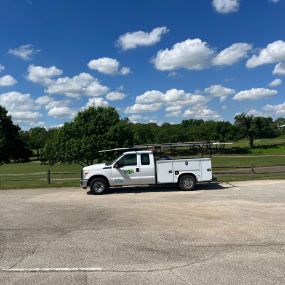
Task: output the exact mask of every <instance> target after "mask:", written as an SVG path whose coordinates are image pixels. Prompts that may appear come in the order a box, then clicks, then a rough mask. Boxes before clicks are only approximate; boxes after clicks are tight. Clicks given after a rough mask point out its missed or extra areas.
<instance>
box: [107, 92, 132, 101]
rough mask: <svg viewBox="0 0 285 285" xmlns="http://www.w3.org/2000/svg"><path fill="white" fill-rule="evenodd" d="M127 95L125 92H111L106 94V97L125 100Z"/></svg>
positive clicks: (111, 99) (110, 99)
mask: <svg viewBox="0 0 285 285" xmlns="http://www.w3.org/2000/svg"><path fill="white" fill-rule="evenodd" d="M126 97H127V95H126V94H125V93H123V92H115V91H114V92H109V93H108V94H107V95H106V99H107V100H109V101H119V100H123V99H125V98H126Z"/></svg>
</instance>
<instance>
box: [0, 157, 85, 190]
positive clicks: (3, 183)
mask: <svg viewBox="0 0 285 285" xmlns="http://www.w3.org/2000/svg"><path fill="white" fill-rule="evenodd" d="M49 168H50V170H51V182H52V183H51V184H48V183H47V171H48V169H49ZM81 169H82V166H80V165H79V164H64V165H63V164H56V165H54V166H51V167H50V166H49V165H42V164H40V163H39V162H36V161H33V162H27V163H9V164H4V165H1V166H0V189H15V188H17V189H23V188H42V187H68V186H79V180H80V171H81ZM56 172H64V173H56ZM68 172H70V173H68ZM15 174H16V175H15Z"/></svg>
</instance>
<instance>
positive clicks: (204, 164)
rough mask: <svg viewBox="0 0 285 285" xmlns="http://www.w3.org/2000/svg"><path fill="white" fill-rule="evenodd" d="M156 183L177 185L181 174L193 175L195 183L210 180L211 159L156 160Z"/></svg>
mask: <svg viewBox="0 0 285 285" xmlns="http://www.w3.org/2000/svg"><path fill="white" fill-rule="evenodd" d="M156 171H157V183H159V184H163V183H177V181H178V177H179V176H180V175H182V174H183V173H193V174H194V175H195V176H196V178H197V182H199V181H210V180H212V165H211V158H183V159H175V160H157V161H156Z"/></svg>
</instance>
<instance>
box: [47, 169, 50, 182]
mask: <svg viewBox="0 0 285 285" xmlns="http://www.w3.org/2000/svg"><path fill="white" fill-rule="evenodd" d="M50 181H51V177H50V168H49V169H48V171H47V183H48V184H50Z"/></svg>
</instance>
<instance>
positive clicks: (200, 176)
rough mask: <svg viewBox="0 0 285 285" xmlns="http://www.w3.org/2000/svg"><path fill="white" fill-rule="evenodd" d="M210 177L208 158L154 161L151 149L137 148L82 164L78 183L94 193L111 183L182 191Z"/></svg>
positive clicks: (104, 188)
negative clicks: (99, 161) (165, 186)
mask: <svg viewBox="0 0 285 285" xmlns="http://www.w3.org/2000/svg"><path fill="white" fill-rule="evenodd" d="M165 158H166V159H165ZM211 180H212V165H211V158H183V159H175V160H172V159H169V158H168V157H164V159H158V160H156V159H155V157H154V154H153V152H152V151H150V150H140V151H127V152H124V153H123V154H122V155H121V156H119V157H118V158H116V159H115V160H114V161H113V162H111V163H109V164H108V163H107V164H106V163H102V164H94V165H90V166H86V167H84V168H83V170H82V177H81V181H80V184H81V186H82V187H83V188H84V189H86V188H87V187H90V190H91V191H92V192H93V193H94V194H103V193H105V192H106V191H107V190H108V188H109V187H114V186H127V185H128V186H129V185H134V186H135V185H156V184H171V183H172V184H177V185H178V186H179V188H180V189H181V190H192V189H194V188H195V186H196V183H197V182H207V181H211Z"/></svg>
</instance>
